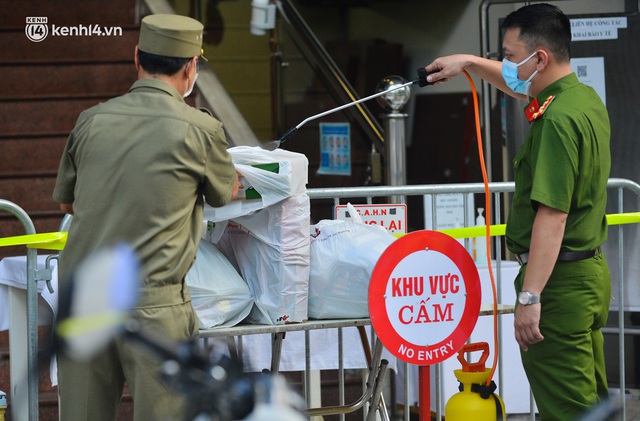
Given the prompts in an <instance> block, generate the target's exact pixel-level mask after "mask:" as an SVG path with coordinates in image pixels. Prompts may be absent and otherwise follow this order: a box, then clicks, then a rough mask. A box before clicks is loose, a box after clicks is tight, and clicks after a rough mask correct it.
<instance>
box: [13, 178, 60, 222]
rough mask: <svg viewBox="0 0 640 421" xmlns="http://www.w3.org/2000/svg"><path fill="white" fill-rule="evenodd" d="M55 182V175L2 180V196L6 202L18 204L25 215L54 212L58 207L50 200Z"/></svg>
mask: <svg viewBox="0 0 640 421" xmlns="http://www.w3.org/2000/svg"><path fill="white" fill-rule="evenodd" d="M55 182H56V177H55V173H54V174H52V175H49V176H48V177H36V178H15V179H12V178H9V179H4V180H2V195H3V196H4V198H7V199H6V200H10V201H12V202H14V203H16V204H18V203H19V204H20V205H19V206H20V207H21V208H23V209H24V210H25V211H27V213H33V212H34V211H47V210H55V209H57V208H58V205H57V204H56V202H54V201H53V199H52V198H51V193H52V192H53V187H54V186H55Z"/></svg>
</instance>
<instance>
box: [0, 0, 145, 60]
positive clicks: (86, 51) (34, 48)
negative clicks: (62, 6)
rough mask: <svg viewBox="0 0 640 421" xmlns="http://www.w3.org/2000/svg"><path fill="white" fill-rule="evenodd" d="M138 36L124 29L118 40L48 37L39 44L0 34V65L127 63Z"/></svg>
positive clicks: (12, 34)
mask: <svg viewBox="0 0 640 421" xmlns="http://www.w3.org/2000/svg"><path fill="white" fill-rule="evenodd" d="M52 3H54V4H55V2H52ZM138 33H139V30H138V29H137V28H124V29H123V31H122V35H121V36H66V37H64V36H53V35H51V34H49V35H48V36H47V37H46V38H45V39H44V40H42V41H41V42H32V41H30V40H29V39H28V38H27V36H26V35H25V33H24V30H20V31H8V32H3V33H2V36H1V37H0V65H9V66H15V65H20V64H25V63H76V64H77V63H100V62H104V63H108V62H120V63H123V62H126V61H128V62H129V63H131V62H132V60H133V52H134V49H135V46H136V45H137V43H138Z"/></svg>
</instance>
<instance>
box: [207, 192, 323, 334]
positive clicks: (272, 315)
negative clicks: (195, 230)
mask: <svg viewBox="0 0 640 421" xmlns="http://www.w3.org/2000/svg"><path fill="white" fill-rule="evenodd" d="M310 214H311V210H310V202H309V196H308V195H307V194H306V193H299V194H295V195H293V196H291V197H289V198H287V199H284V200H282V201H280V202H278V203H275V204H273V205H270V206H269V207H267V208H265V209H262V210H259V211H257V212H254V213H252V214H251V215H247V216H242V217H238V218H234V219H233V220H232V221H229V222H228V223H227V224H226V225H225V230H224V234H223V235H222V236H221V238H220V239H219V241H218V242H217V244H216V246H217V247H218V248H219V249H220V250H221V251H222V252H223V253H224V254H225V255H226V256H227V257H228V258H229V261H230V262H231V263H232V264H234V265H235V267H236V268H237V269H238V271H239V272H240V274H241V275H242V277H243V278H244V280H245V281H246V282H247V284H248V285H249V289H250V290H251V292H252V294H253V297H254V300H255V304H254V307H253V309H252V310H251V313H250V314H249V316H248V317H247V321H248V322H250V323H255V324H283V323H292V322H304V321H306V320H307V315H308V288H309V245H310V239H309V225H310V222H309V221H310Z"/></svg>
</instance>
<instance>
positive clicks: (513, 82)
mask: <svg viewBox="0 0 640 421" xmlns="http://www.w3.org/2000/svg"><path fill="white" fill-rule="evenodd" d="M536 53H537V51H534V52H533V54H531V55H530V56H529V57H527V58H525V59H524V60H522V61H521V62H520V63H517V64H516V63H514V62H512V61H509V60H507V59H506V58H505V59H502V77H503V79H504V81H505V83H506V84H507V86H509V87H510V88H511V89H512V90H513V92H515V93H517V94H523V95H527V96H529V90H530V89H531V79H533V77H534V76H535V75H537V74H538V70H536V71H535V72H533V74H531V76H529V79H527V80H524V81H523V80H520V79H519V78H518V67H520V66H522V65H523V64H525V63H526V62H528V61H529V60H531V58H532V57H533V56H535V55H536Z"/></svg>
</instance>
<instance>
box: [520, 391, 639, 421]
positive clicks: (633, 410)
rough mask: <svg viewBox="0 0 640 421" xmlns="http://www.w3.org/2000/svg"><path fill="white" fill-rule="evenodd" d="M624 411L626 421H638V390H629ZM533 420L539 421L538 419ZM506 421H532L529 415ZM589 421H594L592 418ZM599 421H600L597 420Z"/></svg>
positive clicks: (616, 419)
mask: <svg viewBox="0 0 640 421" xmlns="http://www.w3.org/2000/svg"><path fill="white" fill-rule="evenodd" d="M625 409H626V415H627V416H626V418H624V419H625V420H626V421H640V390H630V391H629V392H628V393H627V395H626V399H625ZM535 420H539V418H538V417H536V418H535ZM622 420H623V417H622V415H618V416H617V417H615V418H611V419H606V420H605V419H603V420H602V421H622ZM507 421H532V420H531V416H530V415H529V414H519V415H513V414H512V415H509V416H507ZM590 421H596V419H595V418H594V419H593V420H591V419H590ZM598 421H600V420H598Z"/></svg>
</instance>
